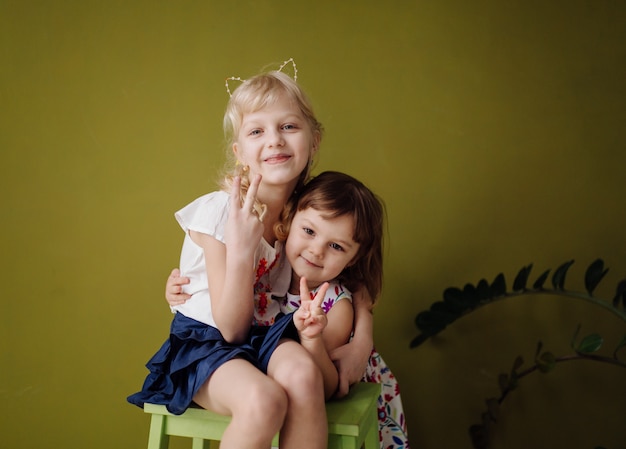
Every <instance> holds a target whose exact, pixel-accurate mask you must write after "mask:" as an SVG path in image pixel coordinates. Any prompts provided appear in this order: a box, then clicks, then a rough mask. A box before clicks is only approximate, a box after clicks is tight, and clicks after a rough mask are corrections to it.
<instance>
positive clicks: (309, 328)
mask: <svg viewBox="0 0 626 449" xmlns="http://www.w3.org/2000/svg"><path fill="white" fill-rule="evenodd" d="M326 290H328V282H324V284H322V286H321V287H320V288H319V289H318V291H317V293H316V294H315V296H314V297H313V298H311V293H310V292H309V287H308V286H307V284H306V279H305V278H304V277H302V278H300V307H299V308H298V310H296V311H295V312H294V313H293V322H294V324H295V326H296V329H298V334H299V335H300V339H309V340H310V339H314V338H318V337H320V336H321V335H322V331H323V330H324V328H325V327H326V325H327V324H328V318H327V317H326V314H325V313H324V310H323V309H322V301H324V298H325V296H326Z"/></svg>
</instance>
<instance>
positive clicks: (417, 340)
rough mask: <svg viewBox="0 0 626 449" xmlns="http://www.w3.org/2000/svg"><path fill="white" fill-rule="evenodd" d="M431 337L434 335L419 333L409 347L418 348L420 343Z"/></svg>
mask: <svg viewBox="0 0 626 449" xmlns="http://www.w3.org/2000/svg"><path fill="white" fill-rule="evenodd" d="M430 337H432V335H431V334H419V335H418V336H417V337H415V338H414V339H413V340H411V343H410V344H409V348H417V347H418V346H419V345H421V344H422V343H424V342H425V341H426V340H428V339H429V338H430Z"/></svg>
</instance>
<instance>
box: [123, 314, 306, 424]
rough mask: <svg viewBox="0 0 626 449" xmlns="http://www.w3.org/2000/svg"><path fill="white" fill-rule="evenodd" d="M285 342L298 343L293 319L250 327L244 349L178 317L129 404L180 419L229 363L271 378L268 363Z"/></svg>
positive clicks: (205, 328) (216, 332)
mask: <svg viewBox="0 0 626 449" xmlns="http://www.w3.org/2000/svg"><path fill="white" fill-rule="evenodd" d="M283 338H290V339H292V340H295V341H299V338H298V332H297V330H296V328H295V325H294V324H293V316H292V314H289V315H283V316H281V317H279V318H277V319H276V322H275V323H274V324H273V325H272V326H252V328H251V330H250V334H249V337H248V341H247V342H246V343H244V344H231V343H228V342H226V341H225V340H224V337H222V334H221V333H220V331H219V330H217V329H216V328H214V327H212V326H208V325H206V324H204V323H201V322H199V321H196V320H194V319H191V318H188V317H186V316H184V315H182V314H180V313H177V314H176V315H175V316H174V320H173V321H172V326H171V329H170V338H169V339H168V340H167V341H166V342H165V343H163V346H161V349H159V351H158V352H157V353H156V354H155V355H154V356H153V357H152V358H151V359H150V361H149V362H148V363H147V364H146V367H147V368H148V370H149V371H150V373H149V374H148V376H147V377H146V380H145V382H144V384H143V388H142V389H141V391H140V392H138V393H135V394H133V395H131V396H129V397H128V402H130V403H131V404H135V405H137V406H139V407H143V404H144V403H146V402H149V403H152V404H161V405H165V406H166V407H167V410H168V411H169V412H170V413H173V414H175V415H180V414H181V413H183V412H184V411H185V410H187V408H188V407H189V406H190V405H191V403H192V400H193V397H194V396H195V394H196V393H197V392H198V390H199V389H200V387H201V386H202V385H203V384H204V383H205V382H206V380H207V379H208V378H209V377H210V376H211V374H213V372H214V371H215V370H216V369H217V368H219V367H220V366H221V365H223V364H224V363H226V362H228V361H229V360H232V359H235V358H240V359H245V360H248V361H249V362H250V363H252V364H253V365H254V366H256V367H257V368H259V369H260V370H261V371H263V372H264V373H267V365H268V363H269V360H270V357H271V356H272V353H273V352H274V350H275V349H276V346H278V342H279V341H280V340H281V339H283Z"/></svg>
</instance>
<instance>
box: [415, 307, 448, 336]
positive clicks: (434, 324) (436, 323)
mask: <svg viewBox="0 0 626 449" xmlns="http://www.w3.org/2000/svg"><path fill="white" fill-rule="evenodd" d="M415 325H416V326H417V328H418V329H419V330H421V331H422V332H424V333H425V334H429V335H434V334H436V333H437V332H439V331H441V330H443V328H444V327H446V325H445V321H444V320H441V317H439V316H438V315H437V314H436V313H433V312H432V311H430V310H424V311H422V312H420V313H418V314H417V316H416V317H415Z"/></svg>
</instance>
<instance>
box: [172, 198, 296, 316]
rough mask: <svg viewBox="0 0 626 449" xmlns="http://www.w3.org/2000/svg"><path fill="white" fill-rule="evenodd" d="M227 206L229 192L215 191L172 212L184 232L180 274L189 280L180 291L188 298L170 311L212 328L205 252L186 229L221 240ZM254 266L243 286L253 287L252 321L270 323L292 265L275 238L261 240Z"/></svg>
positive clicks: (287, 283) (278, 311) (223, 240)
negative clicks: (252, 278) (249, 280)
mask: <svg viewBox="0 0 626 449" xmlns="http://www.w3.org/2000/svg"><path fill="white" fill-rule="evenodd" d="M228 209H229V195H228V193H226V192H224V191H217V192H212V193H209V194H206V195H203V196H201V197H200V198H198V199H196V200H194V201H193V202H191V203H190V204H188V205H187V206H185V207H183V208H182V209H181V210H179V211H178V212H176V214H175V217H176V220H177V221H178V223H179V224H180V226H181V227H182V228H183V230H184V231H185V240H184V241H183V248H182V251H181V254H180V271H181V275H182V276H187V277H189V280H190V282H189V284H187V285H185V286H183V291H184V292H185V293H188V294H190V295H191V298H190V299H188V300H187V301H186V302H185V303H184V304H181V305H178V306H172V307H171V309H172V312H180V313H182V314H183V315H185V316H187V317H189V318H193V319H194V320H197V321H200V322H202V323H205V324H208V325H210V326H213V327H217V326H216V325H215V320H214V319H213V313H212V312H211V296H210V295H209V282H208V279H207V272H206V263H205V260H204V251H203V249H202V247H200V246H198V245H197V244H196V243H195V242H194V241H193V240H191V237H190V236H189V231H196V232H201V233H203V234H208V235H210V236H212V237H213V238H215V239H216V240H218V241H220V242H222V243H224V242H225V236H224V234H225V229H226V222H227V220H228ZM254 266H255V267H256V268H255V270H256V276H255V284H254V286H249V287H248V286H242V288H254V320H253V323H252V324H257V325H271V324H273V323H274V320H275V319H276V316H277V315H278V313H280V312H281V310H280V302H281V301H280V300H281V299H282V298H284V297H285V295H286V294H287V290H288V289H289V283H290V282H291V266H290V265H289V263H288V262H287V260H286V258H285V252H284V248H283V244H282V243H281V242H278V241H277V242H276V244H275V245H274V246H271V245H270V244H269V243H267V241H266V240H265V239H261V241H260V243H259V246H258V247H257V250H256V253H255V257H254Z"/></svg>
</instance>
